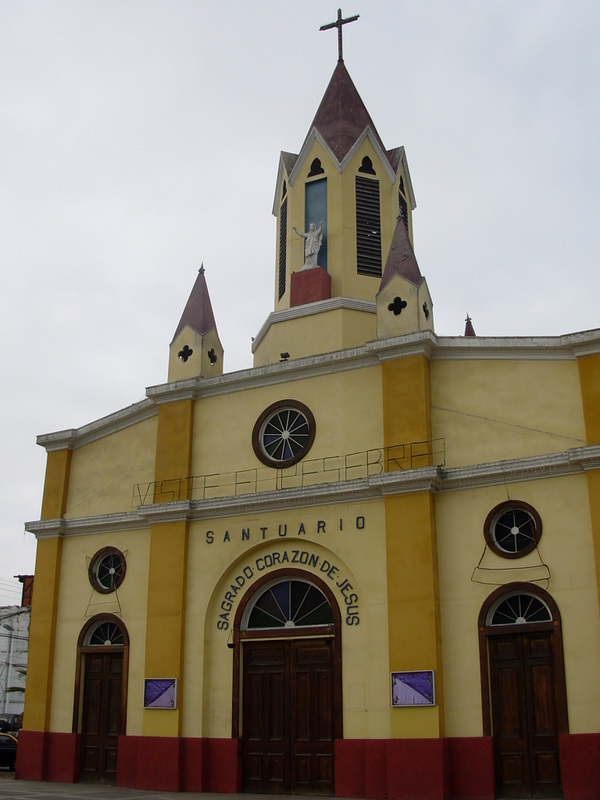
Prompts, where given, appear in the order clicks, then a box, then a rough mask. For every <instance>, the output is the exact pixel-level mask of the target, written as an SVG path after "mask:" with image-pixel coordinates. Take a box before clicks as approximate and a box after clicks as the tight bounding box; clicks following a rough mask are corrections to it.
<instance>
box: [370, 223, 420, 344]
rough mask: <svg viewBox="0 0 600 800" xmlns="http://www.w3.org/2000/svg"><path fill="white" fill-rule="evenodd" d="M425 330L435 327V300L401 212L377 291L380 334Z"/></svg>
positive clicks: (378, 328)
mask: <svg viewBox="0 0 600 800" xmlns="http://www.w3.org/2000/svg"><path fill="white" fill-rule="evenodd" d="M422 330H431V331H432V330H433V303H432V302H431V295H430V294H429V289H428V287H427V281H426V280H425V278H424V277H423V276H422V275H421V270H420V269H419V265H418V264H417V259H416V256H415V253H414V250H413V247H412V244H411V242H410V238H409V236H408V231H407V230H406V225H405V224H404V220H403V219H402V217H401V216H399V217H398V220H397V222H396V229H395V231H394V236H393V238H392V244H391V246H390V251H389V253H388V257H387V261H386V264H385V269H384V271H383V275H382V278H381V283H380V285H379V292H378V293H377V336H378V338H380V339H382V338H385V337H387V336H399V335H401V334H405V333H414V332H416V331H422Z"/></svg>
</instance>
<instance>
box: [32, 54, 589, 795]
mask: <svg viewBox="0 0 600 800" xmlns="http://www.w3.org/2000/svg"><path fill="white" fill-rule="evenodd" d="M415 207H416V204H415V199H414V193H413V187H412V182H411V177H410V173H409V170H408V163H407V159H406V154H405V151H404V149H403V148H402V147H399V148H395V149H392V150H388V149H386V147H385V146H384V144H383V142H382V141H381V138H380V137H379V134H378V133H377V129H376V127H375V125H374V123H373V121H372V119H371V117H370V115H369V113H368V111H367V109H366V107H365V105H364V103H363V101H362V99H361V97H360V95H359V93H358V92H357V90H356V87H355V86H354V83H353V82H352V79H351V78H350V75H349V73H348V70H347V68H346V66H345V64H344V62H343V60H342V59H341V58H340V60H339V62H338V64H337V66H336V68H335V70H334V73H333V75H332V77H331V80H330V82H329V84H328V86H327V89H326V92H325V94H324V96H323V99H322V101H321V104H320V106H319V108H318V110H317V113H316V115H315V118H314V120H313V122H312V124H311V125H310V127H309V130H308V134H307V136H306V138H305V140H304V142H303V144H302V146H301V148H300V150H299V153H298V154H292V153H288V152H283V153H282V154H281V158H280V164H279V171H278V175H277V179H276V187H275V199H274V205H273V213H274V215H275V216H276V219H277V247H276V254H277V257H276V265H275V274H274V286H275V300H274V308H273V312H272V313H271V314H270V315H269V317H268V319H267V320H266V321H265V323H264V325H263V327H262V328H261V330H260V331H259V332H258V334H257V336H256V337H255V340H254V342H253V352H254V366H253V368H251V369H248V370H244V371H241V372H235V373H229V374H228V373H224V372H223V348H222V345H221V342H220V339H219V335H218V332H217V326H216V323H215V319H214V315H213V311H212V307H211V303H210V297H209V293H208V285H207V279H206V275H205V274H204V270H203V269H201V270H200V273H199V275H198V277H197V279H196V282H195V284H194V286H193V288H192V292H191V294H190V297H189V300H188V303H187V305H186V306H185V308H184V310H183V314H182V317H181V320H180V322H179V324H178V325H177V327H176V329H175V335H174V338H173V341H172V343H171V346H170V350H169V364H168V376H167V382H166V383H164V384H162V385H159V386H152V387H150V388H148V389H147V392H146V398H145V399H144V400H143V401H142V402H139V403H136V404H134V405H132V406H129V407H128V408H125V409H122V410H119V411H117V412H115V413H114V414H112V415H110V416H108V417H105V418H103V419H100V420H97V421H94V422H91V423H90V424H89V425H86V426H84V427H82V428H77V429H71V430H66V431H59V432H56V433H51V434H45V435H43V436H40V437H39V438H38V443H39V444H40V445H42V446H43V447H45V449H46V450H47V454H48V455H47V459H48V460H47V471H46V479H45V485H44V494H43V502H42V512H41V518H40V520H37V521H34V522H30V523H28V524H27V529H28V530H29V531H30V532H32V533H34V534H35V535H36V537H37V540H38V545H37V548H38V549H37V561H36V570H35V582H36V583H35V597H34V600H33V609H32V620H31V631H30V645H29V666H28V675H27V691H26V703H25V719H24V730H23V731H22V734H21V735H20V741H19V755H18V764H17V778H23V779H29V780H32V779H33V780H54V781H108V782H116V783H117V784H118V785H121V786H130V787H136V788H139V789H155V790H156V789H160V790H165V791H196V792H238V791H239V792H249V793H277V794H286V793H291V794H321V795H335V796H339V797H356V798H358V797H365V798H380V799H384V798H388V797H390V798H392V797H393V798H407V799H408V798H412V799H413V800H414V798H427V799H428V800H433V799H437V798H439V800H467V799H470V800H475V798H480V799H481V800H484V799H485V800H492V798H494V797H500V796H501V797H510V796H513V797H519V798H522V797H536V796H540V797H541V796H543V797H565V798H572V800H575V798H578V799H579V800H584V799H585V798H589V800H592V798H597V797H599V796H600V758H598V756H599V754H600V724H599V720H600V681H599V680H598V676H599V671H600V616H599V600H600V598H599V591H598V587H599V583H598V575H599V570H600V330H593V331H585V332H579V333H572V334H568V335H564V336H558V337H544V338H535V337H526V338H508V337H500V338H491V337H490V338H488V337H477V336H475V335H474V331H473V330H472V327H471V326H470V325H469V326H468V328H467V330H466V332H465V333H466V334H467V335H465V336H461V337H445V336H439V335H437V334H436V333H435V329H434V322H433V302H432V298H431V295H430V292H429V288H428V285H427V282H426V280H425V278H424V277H423V276H422V274H421V272H420V268H419V265H418V263H417V260H416V257H415V253H414V249H413V229H412V214H413V211H414V209H415Z"/></svg>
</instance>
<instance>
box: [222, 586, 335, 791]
mask: <svg viewBox="0 0 600 800" xmlns="http://www.w3.org/2000/svg"><path fill="white" fill-rule="evenodd" d="M340 644H341V643H340V615H339V609H338V607H337V604H336V603H335V601H334V599H333V597H332V595H331V594H330V592H329V590H328V588H327V587H326V586H325V585H324V584H323V583H322V581H320V580H319V579H318V578H315V577H314V576H312V575H307V574H303V573H300V572H294V573H291V572H286V573H285V574H278V575H275V576H273V575H271V576H270V578H269V579H268V580H265V581H260V582H258V583H257V584H255V585H254V586H253V587H252V590H251V591H250V592H249V593H248V594H247V595H246V597H245V598H244V600H243V601H242V603H241V604H240V611H239V613H238V619H236V629H235V648H236V653H235V657H234V662H235V664H236V669H235V673H236V675H237V680H236V679H235V678H234V736H236V737H239V738H240V739H241V774H242V790H243V791H245V792H252V793H261V794H265V793H266V794H320V795H333V794H334V789H335V786H334V748H335V739H336V738H341V735H342V720H341V656H340V654H341V650H340ZM236 723H237V725H236Z"/></svg>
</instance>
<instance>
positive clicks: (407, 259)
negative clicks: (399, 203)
mask: <svg viewBox="0 0 600 800" xmlns="http://www.w3.org/2000/svg"><path fill="white" fill-rule="evenodd" d="M394 275H399V276H400V277H401V278H405V279H406V280H407V281H410V282H411V283H412V284H414V285H415V286H419V284H420V283H421V281H422V280H423V276H422V275H421V270H420V269H419V265H418V264H417V258H416V256H415V251H414V250H413V247H412V244H411V243H410V238H409V236H408V231H407V230H406V225H405V224H404V220H403V219H402V217H398V221H397V222H396V230H395V231H394V236H393V238H392V244H391V246H390V251H389V253H388V257H387V261H386V262H385V269H384V271H383V275H382V278H381V284H380V286H379V290H380V291H381V289H383V287H384V286H387V284H388V283H389V282H390V280H391V279H392V278H393V276H394Z"/></svg>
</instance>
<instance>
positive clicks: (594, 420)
mask: <svg viewBox="0 0 600 800" xmlns="http://www.w3.org/2000/svg"><path fill="white" fill-rule="evenodd" d="M578 366H579V379H580V381H581V396H582V401H583V414H584V419H585V431H586V438H587V441H588V444H599V443H600V355H598V354H596V355H590V356H583V357H581V358H579V359H578ZM587 477H588V490H589V497H590V511H591V524H592V531H593V537H594V560H595V565H596V584H597V586H598V589H599V590H598V603H599V605H600V470H594V471H590V472H588V475H587Z"/></svg>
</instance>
